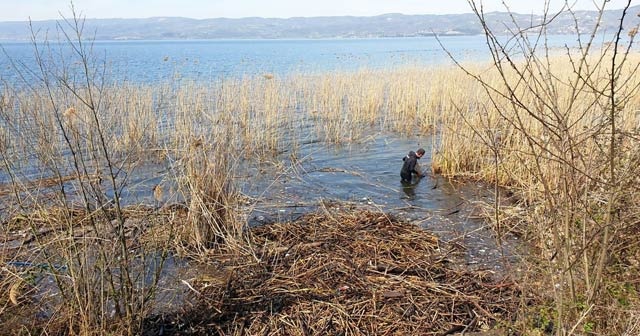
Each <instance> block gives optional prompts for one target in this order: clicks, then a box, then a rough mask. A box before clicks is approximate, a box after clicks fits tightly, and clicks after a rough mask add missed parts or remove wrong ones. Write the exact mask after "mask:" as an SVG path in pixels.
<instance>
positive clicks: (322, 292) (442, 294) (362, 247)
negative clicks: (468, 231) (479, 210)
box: [147, 208, 521, 335]
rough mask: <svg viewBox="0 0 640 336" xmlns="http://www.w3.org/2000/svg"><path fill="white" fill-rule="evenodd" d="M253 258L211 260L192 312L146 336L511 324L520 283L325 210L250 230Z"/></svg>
mask: <svg viewBox="0 0 640 336" xmlns="http://www.w3.org/2000/svg"><path fill="white" fill-rule="evenodd" d="M251 234H252V245H253V246H254V253H253V254H247V255H243V254H239V253H237V252H238V251H237V250H231V251H218V252H215V253H212V254H209V255H207V257H206V259H205V260H204V262H205V263H206V264H208V265H211V267H210V268H209V270H208V271H207V272H204V273H201V274H199V275H198V276H197V277H196V278H195V279H192V280H191V282H190V287H191V288H192V289H193V292H192V294H193V304H195V306H194V307H193V308H191V309H187V310H186V311H184V312H182V313H179V314H177V315H174V316H172V317H169V316H165V317H155V318H153V319H150V320H149V322H148V323H149V324H148V327H149V329H147V334H149V335H152V334H156V333H157V332H159V330H162V331H163V332H164V333H165V334H181V335H183V334H201V333H210V334H220V335H227V334H249V335H320V334H335V335H339V334H351V335H409V334H421V335H441V334H443V333H446V332H449V333H453V332H455V331H463V330H466V331H473V330H481V329H485V328H489V327H493V326H495V325H496V324H499V323H510V321H512V319H513V318H514V316H515V315H514V312H516V311H517V309H516V308H517V307H518V305H519V303H520V301H521V298H520V295H519V290H518V289H517V285H516V284H515V283H513V282H512V280H508V279H501V280H498V279H493V278H492V277H491V276H490V275H489V274H487V273H482V272H478V273H472V272H466V271H461V270H455V269H454V268H453V267H451V265H450V264H449V258H450V255H449V254H450V253H452V251H451V250H450V247H448V246H446V245H445V244H443V243H442V242H440V241H439V240H438V238H437V237H435V236H433V235H431V234H430V233H428V232H425V231H423V230H422V229H420V228H418V227H416V226H415V225H413V224H408V223H402V222H399V221H397V220H396V219H394V218H393V217H389V216H388V215H385V214H383V213H375V212H369V211H366V210H358V209H352V210H350V211H347V212H344V210H342V211H335V210H329V208H325V211H324V212H322V213H315V214H308V215H306V216H304V217H303V218H301V219H299V220H297V221H295V222H288V223H275V224H271V225H267V226H263V227H258V228H254V229H252V231H251Z"/></svg>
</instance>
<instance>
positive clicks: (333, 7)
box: [0, 0, 640, 21]
mask: <svg viewBox="0 0 640 336" xmlns="http://www.w3.org/2000/svg"><path fill="white" fill-rule="evenodd" d="M504 1H505V2H506V3H507V4H509V7H510V9H511V10H512V11H514V12H518V13H531V12H538V11H541V10H542V8H543V4H544V1H542V0H504ZM550 1H551V7H552V8H554V9H557V8H559V6H561V5H562V4H563V3H564V0H550ZM594 1H595V2H597V3H603V2H605V0H569V2H570V3H575V7H574V8H575V9H595V7H594V4H593V2H594ZM476 2H479V1H476ZM626 2H627V0H610V1H609V2H608V5H607V8H610V9H617V8H622V7H623V6H624V4H626ZM70 3H71V2H70V1H69V0H0V21H22V20H28V19H29V18H31V19H32V20H45V19H57V18H60V13H62V14H63V15H65V16H70V10H69V7H70ZM73 3H74V5H75V7H76V9H77V11H79V12H81V13H82V15H83V16H85V17H87V18H147V17H153V16H183V17H190V18H196V19H202V18H215V17H229V18H238V17H248V16H260V17H280V18H286V17H293V16H336V15H355V16H371V15H379V14H384V13H403V14H450V13H451V14H452V13H466V12H469V5H468V4H467V0H312V1H307V0H74V1H73ZM482 3H483V4H484V6H485V9H486V11H493V10H504V6H503V5H502V0H482ZM631 3H632V5H638V4H640V0H632V1H631Z"/></svg>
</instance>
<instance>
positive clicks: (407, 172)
mask: <svg viewBox="0 0 640 336" xmlns="http://www.w3.org/2000/svg"><path fill="white" fill-rule="evenodd" d="M418 159H419V157H418V156H417V155H416V153H415V152H414V151H410V152H409V154H407V156H405V157H403V158H402V161H404V163H403V164H402V170H400V177H402V180H403V181H406V182H411V174H412V173H416V174H418V176H419V175H420V172H418V171H417V170H416V164H417V163H418Z"/></svg>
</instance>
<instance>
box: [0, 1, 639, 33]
mask: <svg viewBox="0 0 640 336" xmlns="http://www.w3.org/2000/svg"><path fill="white" fill-rule="evenodd" d="M639 13H640V5H638V6H634V7H632V8H631V9H630V11H629V14H628V16H627V20H626V22H625V27H626V28H628V29H630V28H631V27H633V26H634V25H636V24H638V22H640V17H639V16H638V15H639ZM574 14H575V18H576V19H577V20H578V22H579V27H580V30H581V32H588V31H590V30H591V29H592V28H593V26H594V24H595V21H596V18H597V12H595V11H577V12H575V13H574ZM621 14H622V10H607V11H605V12H604V15H603V20H602V23H601V25H602V29H604V31H607V32H613V31H615V30H616V27H617V26H618V24H619V21H620V16H621ZM485 17H486V20H487V22H488V24H489V26H490V27H491V29H492V30H493V31H494V32H496V33H498V34H501V35H507V34H510V30H512V29H513V27H514V24H513V21H514V20H515V22H517V24H518V26H520V27H521V28H525V27H533V26H536V25H537V24H539V23H541V22H542V21H543V17H542V16H539V15H524V14H512V15H510V14H509V13H505V12H491V13H486V14H485ZM56 24H57V21H56V20H48V21H34V22H32V25H33V27H34V29H35V30H36V31H39V32H40V33H39V36H42V35H44V32H48V34H49V36H50V37H51V36H52V35H55V32H56ZM575 27H576V25H575V22H574V18H573V16H572V15H571V14H570V13H562V14H561V15H559V16H558V17H557V18H555V19H554V20H553V22H552V23H551V24H550V25H549V26H548V32H549V33H551V34H573V33H575V29H576V28H575ZM84 32H85V36H86V37H95V39H97V40H182V39H315V38H377V37H417V36H431V35H434V34H436V35H476V34H481V33H482V27H481V26H480V24H479V23H478V19H477V18H476V16H475V15H474V14H450V15H403V14H384V15H379V16H371V17H355V16H337V17H294V18H288V19H275V18H258V17H251V18H241V19H227V18H216V19H202V20H197V19H189V18H181V17H155V18H148V19H87V20H86V22H85V28H84ZM93 35H95V36H93ZM30 36H31V34H30V28H29V23H28V22H0V40H28V39H29V38H30Z"/></svg>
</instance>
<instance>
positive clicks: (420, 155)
mask: <svg viewBox="0 0 640 336" xmlns="http://www.w3.org/2000/svg"><path fill="white" fill-rule="evenodd" d="M423 155H424V149H423V148H418V150H417V151H416V156H417V157H419V158H421V157H422V156H423Z"/></svg>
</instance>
